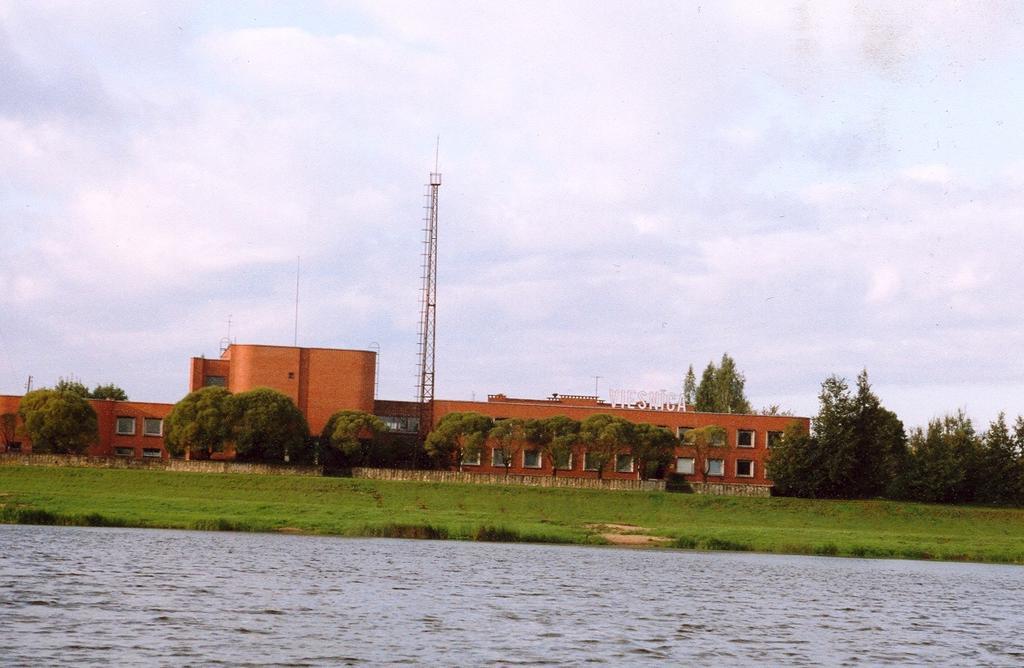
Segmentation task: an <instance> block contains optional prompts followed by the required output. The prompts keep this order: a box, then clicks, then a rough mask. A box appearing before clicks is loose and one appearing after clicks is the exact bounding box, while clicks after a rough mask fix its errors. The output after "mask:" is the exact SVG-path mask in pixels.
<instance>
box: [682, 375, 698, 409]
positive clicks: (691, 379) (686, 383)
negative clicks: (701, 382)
mask: <svg viewBox="0 0 1024 668" xmlns="http://www.w3.org/2000/svg"><path fill="white" fill-rule="evenodd" d="M681 401H682V402H683V407H684V408H687V410H689V408H688V407H689V406H693V405H694V404H696V403H697V376H695V375H694V373H693V365H692V364H691V365H690V368H689V369H687V370H686V378H684V379H683V397H682V399H681Z"/></svg>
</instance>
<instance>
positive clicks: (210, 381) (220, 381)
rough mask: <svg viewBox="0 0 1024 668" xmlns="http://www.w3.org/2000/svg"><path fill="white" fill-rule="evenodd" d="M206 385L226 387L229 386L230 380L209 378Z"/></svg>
mask: <svg viewBox="0 0 1024 668" xmlns="http://www.w3.org/2000/svg"><path fill="white" fill-rule="evenodd" d="M203 384H204V385H207V386H210V385H214V386H216V387H225V386H226V385H227V384H228V379H227V378H225V377H224V376H207V377H206V382H205V383H203Z"/></svg>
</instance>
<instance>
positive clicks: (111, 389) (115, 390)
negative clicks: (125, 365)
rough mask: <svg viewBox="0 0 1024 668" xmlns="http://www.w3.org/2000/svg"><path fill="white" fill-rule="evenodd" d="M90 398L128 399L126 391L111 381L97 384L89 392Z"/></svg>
mask: <svg viewBox="0 0 1024 668" xmlns="http://www.w3.org/2000/svg"><path fill="white" fill-rule="evenodd" d="M89 398H90V399H113V400H114V401H128V393H127V392H125V391H124V390H122V389H121V388H120V387H118V386H117V385H114V384H113V383H107V384H106V385H97V386H96V387H94V388H93V390H92V392H90V393H89Z"/></svg>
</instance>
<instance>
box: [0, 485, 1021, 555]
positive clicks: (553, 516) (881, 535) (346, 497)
mask: <svg viewBox="0 0 1024 668" xmlns="http://www.w3.org/2000/svg"><path fill="white" fill-rule="evenodd" d="M0 521H2V522H6V523H23V524H73V525H86V526H133V527H161V528H172V529H212V530H234V531H287V532H301V533H315V534H333V535H341V536H394V537H409V538H450V539H464V540H498V541H530V542H547V543H590V544H601V543H604V542H606V539H605V538H603V537H602V534H603V533H606V532H607V529H602V528H601V525H635V526H636V527H643V529H642V530H641V529H639V528H637V529H632V530H631V529H628V528H626V529H625V531H626V532H627V533H628V532H630V531H633V532H636V533H643V534H647V535H651V536H656V537H663V538H665V539H667V540H666V541H665V542H664V543H663V544H665V545H668V546H674V547H683V548H693V549H720V550H752V551H759V552H777V553H788V554H820V555H837V556H868V557H899V558H912V559H947V560H966V561H988V562H1001V563H1017V564H1024V509H1004V508H982V507H969V506H940V505H925V504H915V503H896V502H890V501H812V500H806V499H779V498H772V499H754V498H739V497H705V496H697V495H688V494H667V493H664V492H605V491H597V490H570V489H539V488H531V487H511V486H510V487H499V486H493V487H492V486H486V485H479V486H477V485H454V484H433V483H401V482H384V481H372V480H353V479H345V478H300V477H288V476H257V475H224V474H200V473H168V472H163V471H140V470H110V469H69V468H29V467H10V468H0ZM620 530H622V529H620Z"/></svg>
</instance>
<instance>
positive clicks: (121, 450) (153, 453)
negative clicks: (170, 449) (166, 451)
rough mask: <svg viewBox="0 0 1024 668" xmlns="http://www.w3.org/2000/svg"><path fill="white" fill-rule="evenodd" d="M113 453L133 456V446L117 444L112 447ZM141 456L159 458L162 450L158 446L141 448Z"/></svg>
mask: <svg viewBox="0 0 1024 668" xmlns="http://www.w3.org/2000/svg"><path fill="white" fill-rule="evenodd" d="M114 455H116V456H118V457H134V456H135V448H133V447H130V446H117V447H115V448H114ZM142 456H143V457H144V458H147V459H160V458H161V457H162V456H163V450H161V449H160V448H142Z"/></svg>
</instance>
